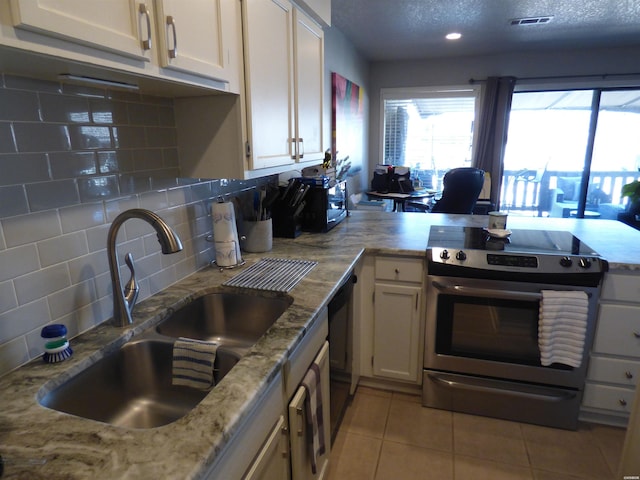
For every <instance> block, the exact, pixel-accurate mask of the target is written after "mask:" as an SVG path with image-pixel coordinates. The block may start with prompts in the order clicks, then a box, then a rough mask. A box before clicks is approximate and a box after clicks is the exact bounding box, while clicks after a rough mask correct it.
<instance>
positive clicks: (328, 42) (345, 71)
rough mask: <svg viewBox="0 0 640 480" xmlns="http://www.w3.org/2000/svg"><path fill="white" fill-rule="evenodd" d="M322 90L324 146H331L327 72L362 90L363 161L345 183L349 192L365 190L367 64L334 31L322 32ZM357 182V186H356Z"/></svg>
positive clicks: (367, 129) (368, 102)
mask: <svg viewBox="0 0 640 480" xmlns="http://www.w3.org/2000/svg"><path fill="white" fill-rule="evenodd" d="M324 52H325V57H324V70H325V78H324V89H325V99H326V100H325V125H329V129H328V135H329V138H327V139H325V145H331V73H332V72H336V73H339V74H340V75H342V76H343V77H344V78H346V79H348V80H351V81H352V82H354V83H356V84H358V85H360V87H362V88H363V89H364V112H365V122H364V138H363V139H362V156H361V158H363V159H364V161H363V163H364V164H363V165H362V172H361V174H360V176H359V178H357V179H353V180H352V181H350V182H349V188H350V189H351V193H355V192H356V191H360V190H363V189H365V188H366V183H367V182H368V170H369V169H368V166H367V159H368V158H369V152H368V141H367V135H368V132H369V118H370V115H369V104H370V97H371V90H370V88H369V63H368V62H367V61H366V60H365V59H364V57H363V56H362V55H361V54H360V53H359V52H358V51H357V50H356V49H355V48H354V47H353V45H352V44H351V42H350V41H349V40H348V39H347V38H346V37H345V36H344V35H343V34H342V32H340V30H338V29H336V28H327V29H325V33H324ZM358 182H359V184H358Z"/></svg>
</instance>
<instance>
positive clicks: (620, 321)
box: [593, 303, 640, 358]
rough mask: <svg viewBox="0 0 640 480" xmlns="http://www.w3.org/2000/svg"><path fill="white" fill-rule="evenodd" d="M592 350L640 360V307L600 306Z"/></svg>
mask: <svg viewBox="0 0 640 480" xmlns="http://www.w3.org/2000/svg"><path fill="white" fill-rule="evenodd" d="M593 350H594V352H596V353H608V354H611V355H622V356H627V357H639V358H640V307H634V306H631V305H616V304H608V303H604V304H601V305H600V311H599V314H598V328H597V330H596V338H595V341H594V344H593Z"/></svg>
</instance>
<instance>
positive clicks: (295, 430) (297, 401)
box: [289, 342, 331, 480]
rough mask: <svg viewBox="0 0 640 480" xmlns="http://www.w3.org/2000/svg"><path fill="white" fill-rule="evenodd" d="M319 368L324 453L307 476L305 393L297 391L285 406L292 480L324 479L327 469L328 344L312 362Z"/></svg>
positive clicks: (328, 436) (328, 447)
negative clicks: (287, 412) (287, 408)
mask: <svg viewBox="0 0 640 480" xmlns="http://www.w3.org/2000/svg"><path fill="white" fill-rule="evenodd" d="M314 363H316V364H317V365H318V366H319V367H320V376H321V389H322V410H323V411H322V415H323V419H324V438H325V445H326V452H325V453H324V455H321V456H320V457H319V458H318V459H317V463H316V474H315V475H314V474H313V473H312V472H311V459H310V458H309V450H310V449H309V446H308V444H307V441H308V439H307V435H308V432H307V430H308V428H307V422H306V416H305V415H306V414H305V409H304V401H305V398H306V395H307V393H306V390H305V389H304V387H299V388H298V390H297V391H296V393H295V395H294V396H293V398H292V399H291V402H290V403H289V435H290V444H291V475H292V477H293V478H294V479H296V480H320V479H323V478H326V476H327V473H328V466H329V453H330V445H331V430H330V425H329V423H330V422H329V419H330V418H331V417H330V410H329V406H330V402H331V400H330V395H329V343H328V342H325V343H324V345H323V347H322V348H321V349H320V353H318V355H317V357H316V358H315V360H314Z"/></svg>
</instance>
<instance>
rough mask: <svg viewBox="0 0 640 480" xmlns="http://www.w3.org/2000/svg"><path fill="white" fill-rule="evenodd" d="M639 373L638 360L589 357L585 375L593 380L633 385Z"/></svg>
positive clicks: (636, 381)
mask: <svg viewBox="0 0 640 480" xmlns="http://www.w3.org/2000/svg"><path fill="white" fill-rule="evenodd" d="M638 375H640V360H638V361H633V360H625V359H618V358H603V357H599V356H597V355H594V356H592V357H591V361H590V362H589V373H588V374H587V377H588V378H589V380H592V381H594V382H608V383H619V384H620V385H624V386H627V387H635V386H636V385H637V384H638Z"/></svg>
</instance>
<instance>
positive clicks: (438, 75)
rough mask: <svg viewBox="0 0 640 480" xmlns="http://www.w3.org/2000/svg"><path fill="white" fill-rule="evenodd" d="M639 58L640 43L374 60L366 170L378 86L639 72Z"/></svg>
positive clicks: (373, 153) (374, 140) (375, 157)
mask: <svg viewBox="0 0 640 480" xmlns="http://www.w3.org/2000/svg"><path fill="white" fill-rule="evenodd" d="M638 58H640V46H639V47H635V48H617V49H593V50H566V51H548V52H538V53H532V52H522V53H509V54H501V55H487V56H474V57H457V58H440V59H430V60H421V61H403V62H376V63H372V64H371V76H370V79H369V86H370V90H369V98H370V111H371V113H370V116H369V147H368V150H369V170H371V169H372V168H373V166H375V164H376V163H377V162H378V161H380V159H381V153H380V142H381V139H380V89H382V88H392V87H423V86H447V85H467V84H468V83H469V80H470V79H475V80H483V79H485V78H487V77H488V76H515V77H518V78H530V77H549V76H553V77H563V76H575V75H605V74H608V75H612V74H622V73H629V74H630V73H636V74H640V62H639V61H638ZM636 78H637V79H638V82H637V84H640V75H637V76H636ZM567 81H568V80H567ZM594 81H596V80H594Z"/></svg>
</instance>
